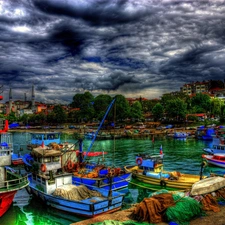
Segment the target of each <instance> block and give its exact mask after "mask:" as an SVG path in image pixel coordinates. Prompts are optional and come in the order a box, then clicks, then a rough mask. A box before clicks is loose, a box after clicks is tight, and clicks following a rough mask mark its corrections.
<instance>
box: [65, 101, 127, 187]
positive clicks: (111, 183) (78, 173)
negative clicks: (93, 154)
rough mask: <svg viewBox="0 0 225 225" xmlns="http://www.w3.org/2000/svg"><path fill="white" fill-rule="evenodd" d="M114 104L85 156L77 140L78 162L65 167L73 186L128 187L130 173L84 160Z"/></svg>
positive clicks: (80, 143)
mask: <svg viewBox="0 0 225 225" xmlns="http://www.w3.org/2000/svg"><path fill="white" fill-rule="evenodd" d="M114 102H115V99H114V100H113V101H112V102H111V104H110V105H109V107H108V109H107V111H106V113H105V115H104V117H103V119H102V121H101V124H100V126H99V127H98V129H97V131H96V133H95V135H94V137H93V139H92V142H91V144H90V146H89V148H88V150H87V152H86V153H85V155H84V152H83V149H82V140H81V139H80V140H79V152H78V155H77V157H78V161H77V162H76V163H72V164H69V167H70V168H69V167H67V169H68V170H69V171H72V172H73V183H74V184H85V185H89V186H91V187H101V188H104V189H106V190H110V189H112V190H117V189H122V188H127V187H128V184H129V181H130V179H131V173H130V172H126V171H125V170H124V168H120V167H118V168H116V167H112V166H106V165H105V164H104V163H100V162H98V163H88V162H86V161H85V158H86V156H87V154H89V153H90V150H91V147H92V145H93V144H94V141H95V139H96V138H97V136H98V132H99V130H100V128H101V126H102V124H103V122H104V121H105V118H106V116H107V115H108V113H109V111H110V109H111V107H112V106H113V104H114ZM103 159H104V158H103ZM67 165H68V164H67Z"/></svg>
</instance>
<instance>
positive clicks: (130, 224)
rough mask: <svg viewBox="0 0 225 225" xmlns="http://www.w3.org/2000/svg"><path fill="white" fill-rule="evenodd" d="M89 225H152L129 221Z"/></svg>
mask: <svg viewBox="0 0 225 225" xmlns="http://www.w3.org/2000/svg"><path fill="white" fill-rule="evenodd" d="M90 225H153V224H150V223H145V222H134V221H131V220H128V221H124V222H120V221H116V220H105V221H103V222H97V223H92V224H90Z"/></svg>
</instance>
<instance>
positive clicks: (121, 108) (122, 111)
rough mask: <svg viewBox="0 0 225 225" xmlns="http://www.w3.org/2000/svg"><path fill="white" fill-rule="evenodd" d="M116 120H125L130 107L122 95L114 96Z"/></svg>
mask: <svg viewBox="0 0 225 225" xmlns="http://www.w3.org/2000/svg"><path fill="white" fill-rule="evenodd" d="M115 98H116V102H115V107H116V119H117V120H124V119H127V118H128V117H129V115H130V106H129V103H128V101H127V100H126V98H125V97H124V96H123V95H116V96H115Z"/></svg>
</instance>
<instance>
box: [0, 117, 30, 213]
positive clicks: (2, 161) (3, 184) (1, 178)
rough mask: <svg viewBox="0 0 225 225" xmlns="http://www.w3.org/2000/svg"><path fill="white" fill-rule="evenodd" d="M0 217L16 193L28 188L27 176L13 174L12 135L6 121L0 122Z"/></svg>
mask: <svg viewBox="0 0 225 225" xmlns="http://www.w3.org/2000/svg"><path fill="white" fill-rule="evenodd" d="M0 126H1V128H0V138H1V139H0V141H1V142H0V217H2V216H3V215H4V214H5V212H7V210H8V209H9V207H10V205H11V204H12V202H13V199H14V196H15V194H16V192H17V191H18V190H20V189H22V188H24V187H26V186H28V184H29V182H28V178H27V176H22V175H20V174H18V173H16V172H15V170H13V169H12V168H10V167H9V166H11V164H12V161H11V157H12V152H13V149H12V146H13V145H12V134H11V133H9V132H8V121H7V120H5V121H4V120H2V119H1V120H0Z"/></svg>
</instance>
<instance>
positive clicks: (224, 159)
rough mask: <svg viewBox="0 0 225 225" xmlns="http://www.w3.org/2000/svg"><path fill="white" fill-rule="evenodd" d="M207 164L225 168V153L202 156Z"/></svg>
mask: <svg viewBox="0 0 225 225" xmlns="http://www.w3.org/2000/svg"><path fill="white" fill-rule="evenodd" d="M202 158H203V159H205V160H206V161H207V163H208V164H211V165H214V166H218V167H222V168H225V153H215V154H214V155H202Z"/></svg>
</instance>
